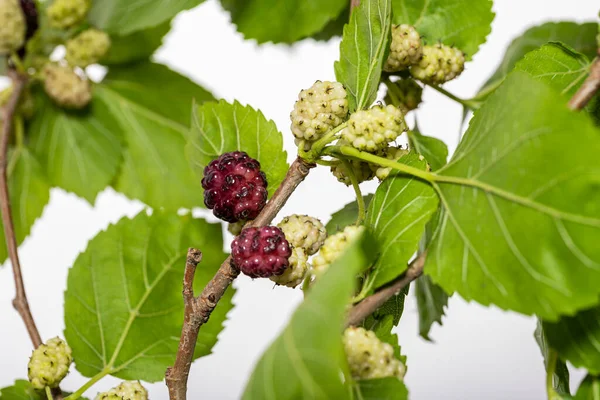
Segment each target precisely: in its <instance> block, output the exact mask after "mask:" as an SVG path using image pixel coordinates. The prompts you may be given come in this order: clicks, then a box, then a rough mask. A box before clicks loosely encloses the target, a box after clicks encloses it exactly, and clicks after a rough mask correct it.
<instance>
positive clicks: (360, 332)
mask: <svg viewBox="0 0 600 400" xmlns="http://www.w3.org/2000/svg"><path fill="white" fill-rule="evenodd" d="M342 341H343V343H344V349H345V351H346V358H347V359H348V365H349V366H350V373H351V374H352V377H353V378H354V379H376V378H387V377H392V376H395V377H396V378H398V379H403V378H404V374H405V373H406V366H405V365H404V364H403V363H402V362H401V361H400V360H398V359H397V358H396V357H395V356H394V348H393V347H392V345H390V344H389V343H385V342H382V341H381V340H379V338H378V337H377V336H376V335H375V333H374V332H372V331H368V330H366V329H364V328H355V327H350V328H347V329H346V330H345V331H344V336H343V339H342Z"/></svg>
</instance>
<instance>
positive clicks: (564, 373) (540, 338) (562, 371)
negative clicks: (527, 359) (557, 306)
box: [533, 320, 571, 397]
mask: <svg viewBox="0 0 600 400" xmlns="http://www.w3.org/2000/svg"><path fill="white" fill-rule="evenodd" d="M533 336H534V338H535V341H536V342H537V344H538V346H539V347H540V351H541V352H542V357H544V367H545V368H546V370H548V362H549V361H550V358H551V357H552V355H551V352H555V350H553V349H551V348H550V347H549V346H548V341H547V339H546V334H545V333H544V328H543V326H542V323H541V322H540V320H538V322H537V326H536V328H535V332H534V334H533ZM554 354H556V353H554ZM552 382H553V387H554V390H555V391H556V393H557V394H558V395H560V396H563V397H564V396H570V395H571V389H570V388H569V368H567V364H565V363H564V362H562V361H561V360H556V365H555V367H554V375H553V376H552Z"/></svg>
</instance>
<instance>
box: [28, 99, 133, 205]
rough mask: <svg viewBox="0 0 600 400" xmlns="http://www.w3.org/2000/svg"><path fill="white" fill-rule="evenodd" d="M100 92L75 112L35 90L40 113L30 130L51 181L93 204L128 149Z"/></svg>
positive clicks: (41, 161) (43, 166) (35, 150)
mask: <svg viewBox="0 0 600 400" xmlns="http://www.w3.org/2000/svg"><path fill="white" fill-rule="evenodd" d="M97 94H98V93H94V98H93V100H92V102H91V103H90V105H89V106H88V107H87V109H85V110H83V111H79V112H70V111H66V110H64V109H61V108H59V107H57V106H56V105H54V103H53V102H52V101H51V100H50V99H49V98H48V97H47V96H46V95H45V94H43V93H40V92H39V91H38V92H35V95H36V100H37V104H36V113H35V117H34V118H33V121H32V122H31V123H30V124H29V125H28V127H27V132H26V133H27V137H28V138H29V140H30V145H31V148H32V151H33V152H34V154H35V156H36V158H37V159H38V160H39V161H40V164H41V165H42V169H43V170H44V171H45V173H46V175H47V176H48V179H49V181H50V184H51V185H52V186H58V187H60V188H63V189H65V190H67V191H69V192H73V193H75V194H76V195H78V196H81V197H83V198H84V199H86V200H87V201H89V202H90V203H92V204H93V203H94V201H95V199H96V196H97V195H98V193H99V192H101V191H102V190H104V188H106V187H107V186H108V185H109V184H110V183H111V182H112V180H113V179H114V177H115V175H116V174H117V170H118V168H119V164H120V163H121V160H122V152H123V144H122V136H121V133H120V129H119V125H118V123H117V121H116V120H115V118H114V117H113V115H112V113H111V110H110V109H109V108H108V107H107V106H106V105H105V104H104V103H103V102H102V101H100V100H99V99H98V96H97Z"/></svg>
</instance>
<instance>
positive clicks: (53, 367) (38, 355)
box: [27, 337, 73, 390]
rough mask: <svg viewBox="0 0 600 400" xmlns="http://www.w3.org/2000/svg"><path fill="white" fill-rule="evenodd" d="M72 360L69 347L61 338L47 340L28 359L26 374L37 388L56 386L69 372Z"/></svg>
mask: <svg viewBox="0 0 600 400" xmlns="http://www.w3.org/2000/svg"><path fill="white" fill-rule="evenodd" d="M72 361H73V357H72V356H71V348H70V347H69V346H68V345H67V344H66V343H65V342H64V341H63V340H61V339H60V338H58V337H56V338H53V339H50V340H48V341H47V342H46V343H45V344H42V345H40V346H39V347H38V348H37V349H35V350H34V351H33V354H32V355H31V358H30V359H29V364H28V366H27V375H28V377H29V381H30V382H31V386H33V387H34V388H35V389H38V390H42V389H44V388H45V387H46V386H47V387H50V388H55V387H58V385H59V384H60V382H61V381H62V380H63V379H64V377H65V376H67V373H69V366H70V365H71V362H72Z"/></svg>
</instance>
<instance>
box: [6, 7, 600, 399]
mask: <svg viewBox="0 0 600 400" xmlns="http://www.w3.org/2000/svg"><path fill="white" fill-rule="evenodd" d="M281 1H285V0H281ZM598 6H599V4H598V1H597V0H571V1H564V0H496V2H495V5H494V10H495V12H496V19H495V21H494V23H493V30H492V34H491V35H490V36H489V37H488V42H487V43H486V44H485V45H484V46H483V47H482V48H481V51H480V52H479V53H478V54H477V55H476V56H475V58H474V61H473V62H471V63H469V64H467V69H466V71H465V72H464V74H463V75H462V76H461V77H460V78H459V79H458V80H456V81H455V82H452V83H450V84H448V85H447V86H446V87H447V89H448V90H450V91H452V92H454V93H456V94H458V95H459V96H462V97H469V96H471V95H473V94H474V93H476V91H477V89H478V88H479V87H480V86H481V84H482V83H483V82H484V81H485V80H486V79H487V77H489V75H490V74H491V73H492V72H493V71H494V70H495V68H496V66H497V65H498V63H499V62H500V59H501V57H502V55H503V53H504V50H505V48H506V47H507V45H508V44H509V42H510V41H511V40H512V38H513V37H515V36H517V35H519V34H520V33H521V32H523V31H524V30H525V29H526V28H527V27H529V26H531V25H536V24H539V23H541V22H545V21H550V20H575V21H586V20H591V19H593V18H594V17H595V16H596V15H597V13H598ZM265 23H268V22H265ZM337 57H338V40H333V41H331V42H329V43H323V42H319V43H316V42H313V41H310V40H307V41H304V42H302V43H299V44H297V45H294V46H291V47H289V46H274V45H262V46H257V45H256V44H255V43H253V42H252V41H244V40H243V38H242V36H241V35H240V34H238V33H237V32H236V31H235V28H234V27H233V26H232V25H231V24H229V16H228V15H227V14H226V13H225V12H223V10H222V9H221V8H220V5H219V4H218V3H217V1H215V0H208V1H206V2H205V3H204V4H203V5H201V6H200V7H198V8H197V9H195V10H192V11H189V12H185V13H183V14H181V15H180V16H178V17H177V18H176V21H175V24H174V29H173V31H172V32H171V33H170V34H169V35H168V37H167V38H166V41H165V44H164V46H163V47H162V48H161V50H160V51H159V52H158V55H157V59H158V60H159V61H161V62H164V63H166V64H168V65H170V66H171V67H172V68H173V69H175V70H178V71H180V72H182V73H184V74H186V75H188V76H190V77H191V78H192V79H194V80H196V81H197V82H199V83H201V84H203V85H204V86H206V87H207V88H209V89H210V90H212V91H213V92H214V93H215V95H216V96H217V97H222V98H225V99H227V100H233V99H237V100H239V101H241V102H242V103H248V104H251V105H253V106H254V107H255V108H260V109H261V110H262V111H263V112H264V113H265V115H266V116H267V117H269V118H272V119H274V120H275V122H276V123H277V125H278V127H279V128H280V130H281V131H282V132H284V135H285V139H286V149H287V150H288V156H289V159H290V160H291V159H292V158H293V154H294V152H295V148H294V145H293V140H292V137H291V134H289V133H288V132H289V130H288V126H289V119H288V115H289V112H290V110H291V108H292V106H293V103H294V100H295V98H296V96H297V94H298V91H299V90H300V89H302V88H306V87H308V86H310V85H311V84H312V83H313V82H314V81H315V80H316V79H321V80H325V79H334V74H333V67H332V65H333V62H334V60H336V59H337ZM424 101H425V104H424V105H423V106H422V107H421V108H420V109H419V112H418V116H419V123H420V126H421V129H422V131H423V132H424V133H426V134H428V135H432V136H436V137H439V138H441V139H443V140H445V141H446V142H447V143H448V144H449V146H450V149H451V150H453V149H454V148H455V146H456V140H457V133H458V130H459V122H460V116H461V108H460V107H459V106H458V105H457V104H456V103H453V102H452V101H451V100H448V99H446V98H443V97H442V96H441V95H439V94H437V93H435V92H432V91H431V90H426V91H425V94H424ZM365 189H366V190H367V191H369V190H371V191H372V190H373V186H372V185H371V186H369V185H368V184H367V185H365ZM352 197H353V192H352V190H351V189H347V188H345V187H344V186H343V185H341V184H337V183H336V181H335V180H334V178H333V177H331V176H330V175H329V173H328V171H327V170H326V169H323V170H317V171H315V172H314V173H312V174H311V175H310V176H309V178H308V179H307V180H306V182H305V183H304V184H303V185H302V186H301V188H300V189H299V190H298V192H297V193H296V194H295V195H294V197H293V198H292V199H291V200H290V201H289V203H288V205H287V206H286V207H285V209H284V211H283V213H284V214H289V213H293V212H299V213H308V214H311V215H314V216H317V217H321V218H323V219H324V220H325V221H326V220H327V218H328V215H330V214H331V212H333V211H335V210H337V209H338V208H340V207H341V206H342V205H343V204H345V203H346V202H348V201H350V200H351V199H352ZM141 209H142V205H141V204H140V203H137V202H132V201H128V200H127V199H125V198H124V197H123V196H121V195H119V194H116V193H115V192H114V191H113V190H110V189H107V190H106V191H104V192H103V193H102V194H100V196H99V197H98V199H97V201H96V204H95V205H94V207H92V206H90V205H89V204H87V203H86V202H84V201H83V200H81V199H78V198H76V197H75V196H73V195H70V194H66V193H64V192H63V191H61V190H56V189H55V190H52V194H51V200H50V204H49V205H48V206H47V207H46V209H45V211H44V214H43V216H42V218H41V219H40V220H38V221H37V223H36V224H35V226H34V227H33V233H32V235H31V236H30V237H29V238H28V239H27V240H26V241H25V244H24V245H23V246H21V258H22V264H23V268H24V274H25V282H26V285H27V290H28V292H29V298H30V302H31V307H32V311H33V314H34V316H35V318H36V320H37V322H38V325H39V327H40V330H41V334H42V336H43V337H44V338H46V339H47V338H49V337H52V336H56V335H57V334H58V335H62V330H63V329H64V323H63V319H62V302H63V291H64V289H65V285H66V276H67V272H68V268H69V266H70V265H71V264H72V263H73V261H74V260H75V258H76V256H77V254H78V253H79V252H81V251H83V250H84V249H85V246H86V242H87V241H88V240H89V239H91V238H92V237H93V236H94V235H95V234H96V233H97V232H98V231H99V230H101V229H104V228H106V226H107V225H108V224H109V223H112V222H115V221H117V220H118V219H119V218H121V217H122V216H125V215H127V216H133V215H135V214H136V213H137V212H138V211H139V210H141ZM201 213H202V212H201ZM235 287H236V288H237V289H238V292H237V295H236V296H235V298H234V302H235V303H236V308H235V309H234V310H233V312H231V313H230V320H229V321H228V322H227V325H226V328H225V330H224V331H223V332H222V334H221V336H220V341H219V343H218V344H217V345H216V347H215V348H214V354H213V355H210V356H208V357H204V358H202V359H200V360H198V361H196V362H195V363H194V365H193V366H192V372H191V375H190V385H189V386H190V396H189V398H191V399H235V398H238V397H239V396H240V394H241V392H242V390H243V388H244V384H245V382H246V379H247V377H248V376H249V373H250V372H251V371H252V367H253V364H254V363H255V361H256V360H257V359H258V357H259V356H260V354H261V353H262V352H263V351H264V349H265V348H266V347H267V346H268V345H269V343H270V342H271V340H272V339H273V338H274V337H275V336H276V335H277V334H278V332H279V331H280V330H281V328H282V327H283V326H284V325H285V323H286V320H287V318H288V316H289V315H290V313H291V312H292V311H293V310H294V308H295V307H296V305H297V304H298V303H299V301H300V300H301V294H300V291H295V290H290V289H287V288H275V289H273V285H272V284H271V283H270V281H260V280H257V281H254V282H252V281H251V280H250V279H247V278H245V277H241V278H240V279H238V280H237V282H236V283H235ZM13 296H14V287H13V283H12V274H11V270H10V268H9V267H8V266H6V265H5V266H4V267H3V268H0V332H1V333H0V335H1V339H2V340H0V386H7V385H10V384H11V383H12V382H13V380H14V379H19V378H25V377H26V373H27V370H26V363H27V357H28V356H29V354H30V351H31V349H30V342H29V339H28V337H27V335H26V333H25V330H24V327H23V325H22V323H21V321H20V319H19V318H18V316H17V314H16V312H14V311H13V309H12V308H11V305H10V303H11V299H12V298H13ZM534 328H535V321H534V319H533V318H527V317H524V316H521V315H517V314H514V313H510V312H503V311H500V310H498V309H496V308H489V309H486V308H483V307H481V306H479V305H477V304H467V303H465V302H464V301H463V300H462V299H460V298H457V297H455V298H453V299H452V300H451V301H450V305H449V310H448V316H447V317H446V318H445V319H444V326H443V327H439V326H437V325H436V326H435V327H434V328H433V331H432V335H431V336H432V338H433V339H434V340H435V343H428V342H425V341H424V340H422V339H421V338H420V337H419V336H418V325H417V312H416V305H415V302H414V299H413V296H412V295H411V296H409V300H408V302H407V305H406V309H405V312H404V316H403V318H402V321H401V323H400V327H399V336H400V344H401V345H402V348H403V351H404V353H405V354H407V355H408V366H409V369H408V375H407V376H406V382H407V385H408V387H409V389H410V391H411V398H412V399H413V400H429V399H440V398H443V399H447V400H480V399H490V400H491V399H498V400H500V399H512V400H521V399H522V400H536V399H543V398H545V393H544V369H543V364H542V359H541V356H540V353H539V350H538V349H537V347H536V344H535V342H534V340H533V336H532V335H533V330H534ZM582 376H583V372H581V371H576V372H575V373H574V374H573V382H574V385H576V384H577V383H578V382H579V380H580V379H581V378H582ZM83 382H85V378H83V377H82V376H80V375H79V374H78V373H77V372H76V371H73V372H71V374H70V375H69V376H68V378H67V379H66V380H65V381H64V382H63V387H64V388H68V389H70V390H73V389H76V388H78V387H79V386H80V385H81V384H82V383H83ZM116 382H117V381H116V380H115V379H112V378H109V379H106V380H104V381H102V382H101V383H99V384H97V385H96V386H95V387H93V388H92V389H91V390H89V391H88V393H87V395H88V397H92V398H93V397H94V396H95V394H96V393H97V391H99V390H106V389H108V388H109V387H111V386H113V385H114V384H115V383H116ZM148 387H149V388H150V394H151V398H152V399H167V391H166V387H165V386H164V384H163V383H162V382H159V383H156V384H153V385H148ZM575 387H576V386H575Z"/></svg>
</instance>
